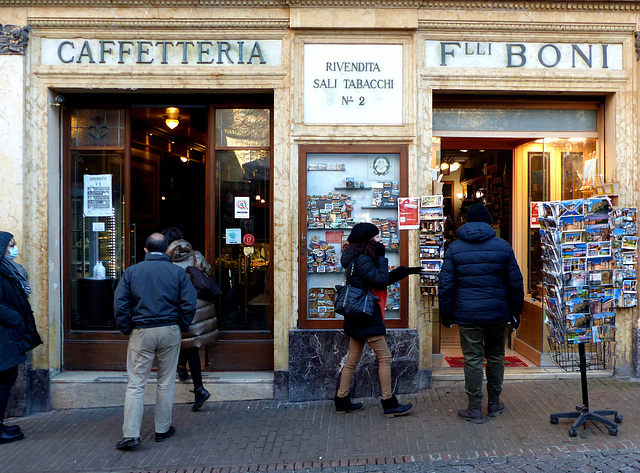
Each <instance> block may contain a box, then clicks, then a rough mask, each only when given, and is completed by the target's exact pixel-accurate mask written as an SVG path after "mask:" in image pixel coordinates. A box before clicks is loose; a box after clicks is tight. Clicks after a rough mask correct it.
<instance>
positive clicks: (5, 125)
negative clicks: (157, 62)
mask: <svg viewBox="0 0 640 473" xmlns="http://www.w3.org/2000/svg"><path fill="white" fill-rule="evenodd" d="M28 43H29V27H21V26H16V25H2V24H0V71H2V78H3V86H2V88H0V104H2V105H1V106H0V142H1V143H2V144H3V145H2V147H0V167H1V168H2V170H3V172H2V173H1V174H0V229H1V230H3V231H9V232H11V233H13V234H14V236H15V238H16V240H17V241H18V244H19V245H21V246H24V218H25V217H24V215H25V213H24V205H25V202H24V198H23V195H24V173H25V162H24V153H25V149H24V143H25V126H24V122H25V52H26V50H27V45H28ZM18 262H19V263H23V260H22V257H19V258H18ZM18 373H19V374H18V379H17V381H16V384H15V385H14V387H13V390H12V393H11V399H10V403H9V406H8V409H7V415H9V416H23V415H27V414H29V413H31V412H33V411H40V410H46V409H47V407H46V406H41V405H40V404H42V399H48V382H46V383H45V385H41V383H40V382H39V381H38V380H37V378H38V375H35V376H32V370H31V360H30V359H27V361H26V363H23V364H21V365H20V367H19V372H18ZM37 386H39V387H37ZM35 392H37V393H38V394H35V396H34V393H35ZM43 392H44V394H43ZM36 399H40V401H38V400H36ZM46 403H48V401H45V404H46Z"/></svg>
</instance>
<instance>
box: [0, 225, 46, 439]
mask: <svg viewBox="0 0 640 473" xmlns="http://www.w3.org/2000/svg"><path fill="white" fill-rule="evenodd" d="M18 253H19V252H18V246H17V245H16V242H15V240H14V239H13V235H12V234H11V233H9V232H0V444H2V443H9V442H15V441H16V440H22V439H23V438H24V434H23V433H22V431H21V430H20V426H18V425H11V426H9V425H4V414H5V412H6V410H7V404H8V403H9V394H10V393H11V387H12V386H13V384H14V383H15V382H16V378H17V377H18V366H19V365H20V363H22V362H23V361H25V360H26V359H27V352H28V351H29V350H31V349H33V348H35V347H37V346H38V345H40V344H41V343H42V340H41V339H40V335H38V331H37V330H36V320H35V317H34V316H33V311H32V310H31V305H30V304H29V299H28V297H29V293H30V292H31V288H30V287H29V282H28V279H27V272H26V271H25V270H24V268H23V267H22V266H20V265H19V264H18V263H16V262H14V261H13V259H14V258H15V257H16V256H18Z"/></svg>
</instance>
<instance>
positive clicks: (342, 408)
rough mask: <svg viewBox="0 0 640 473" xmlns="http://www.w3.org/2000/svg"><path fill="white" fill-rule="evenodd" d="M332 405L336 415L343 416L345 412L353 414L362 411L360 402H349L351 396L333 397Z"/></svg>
mask: <svg viewBox="0 0 640 473" xmlns="http://www.w3.org/2000/svg"><path fill="white" fill-rule="evenodd" d="M333 403H334V404H335V405H336V413H337V414H344V413H345V412H354V411H359V410H360V409H362V403H361V402H351V396H349V395H347V396H346V397H338V396H336V397H334V398H333Z"/></svg>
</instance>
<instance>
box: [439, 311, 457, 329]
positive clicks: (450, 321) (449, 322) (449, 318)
mask: <svg viewBox="0 0 640 473" xmlns="http://www.w3.org/2000/svg"><path fill="white" fill-rule="evenodd" d="M440 322H442V325H444V326H445V327H449V328H451V327H453V326H454V325H455V324H456V316H455V315H454V314H450V315H444V314H440Z"/></svg>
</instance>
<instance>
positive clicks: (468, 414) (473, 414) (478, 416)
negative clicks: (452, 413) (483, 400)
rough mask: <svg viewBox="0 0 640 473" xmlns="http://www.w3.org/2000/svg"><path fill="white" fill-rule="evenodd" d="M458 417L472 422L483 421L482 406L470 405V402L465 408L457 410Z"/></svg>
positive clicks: (479, 422)
mask: <svg viewBox="0 0 640 473" xmlns="http://www.w3.org/2000/svg"><path fill="white" fill-rule="evenodd" d="M496 415H497V414H496ZM458 417H460V418H461V419H464V420H466V421H469V422H473V423H474V424H482V423H484V417H483V416H482V406H472V405H471V404H469V407H467V408H466V409H461V410H459V411H458Z"/></svg>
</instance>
